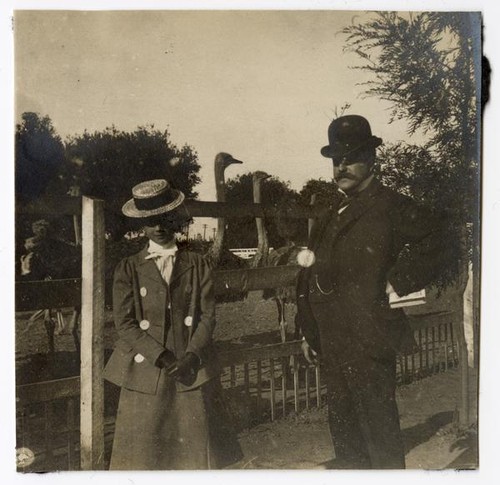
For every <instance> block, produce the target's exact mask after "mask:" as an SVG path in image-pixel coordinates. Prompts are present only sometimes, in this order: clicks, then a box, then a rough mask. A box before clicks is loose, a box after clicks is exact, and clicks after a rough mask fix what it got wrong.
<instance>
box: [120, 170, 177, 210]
mask: <svg viewBox="0 0 500 485" xmlns="http://www.w3.org/2000/svg"><path fill="white" fill-rule="evenodd" d="M132 196H133V198H132V199H130V200H129V201H127V202H126V203H125V204H124V205H123V207H122V212H123V213H124V214H125V215H126V216H128V217H136V218H144V217H152V216H157V215H160V214H165V213H166V212H170V211H173V210H174V209H176V208H177V207H179V206H180V205H181V204H182V202H183V201H184V194H183V193H182V192H181V191H180V190H176V189H174V188H172V187H171V186H170V185H169V183H168V182H167V181H166V180H164V179H156V180H147V181H146V182H141V183H140V184H137V185H136V186H135V187H134V188H133V189H132Z"/></svg>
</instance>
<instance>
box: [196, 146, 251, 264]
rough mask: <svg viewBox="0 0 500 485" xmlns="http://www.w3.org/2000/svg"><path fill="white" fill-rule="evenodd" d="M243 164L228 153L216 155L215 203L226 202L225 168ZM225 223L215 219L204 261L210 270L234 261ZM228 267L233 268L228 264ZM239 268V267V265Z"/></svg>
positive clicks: (222, 219) (222, 218) (220, 219)
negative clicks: (215, 225) (227, 239)
mask: <svg viewBox="0 0 500 485" xmlns="http://www.w3.org/2000/svg"><path fill="white" fill-rule="evenodd" d="M237 163H243V162H241V161H240V160H236V159H235V158H233V156H232V155H229V153H224V152H221V153H218V154H217V155H216V156H215V160H214V174H215V192H216V198H217V202H226V180H225V177H224V172H225V170H226V168H227V167H229V166H230V165H233V164H237ZM225 235H226V221H225V219H224V217H218V218H217V232H216V234H215V238H214V242H213V244H212V246H211V247H210V249H209V250H208V253H207V254H206V256H205V257H206V259H207V261H208V262H209V264H210V266H211V267H212V268H216V267H220V266H224V267H227V266H228V264H227V263H228V261H227V260H229V261H234V258H237V259H238V260H239V259H240V258H238V257H237V256H234V255H233V254H232V253H231V251H229V249H228V248H227V247H226V237H225ZM229 266H233V265H232V264H229ZM240 267H241V265H240Z"/></svg>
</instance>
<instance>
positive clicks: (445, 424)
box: [16, 292, 478, 469]
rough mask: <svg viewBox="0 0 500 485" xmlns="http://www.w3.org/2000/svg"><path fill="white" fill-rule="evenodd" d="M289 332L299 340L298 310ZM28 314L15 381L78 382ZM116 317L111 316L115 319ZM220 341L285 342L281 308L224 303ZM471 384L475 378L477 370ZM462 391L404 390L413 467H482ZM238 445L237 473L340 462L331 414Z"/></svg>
mask: <svg viewBox="0 0 500 485" xmlns="http://www.w3.org/2000/svg"><path fill="white" fill-rule="evenodd" d="M289 313H290V315H289V317H288V321H289V322H290V327H289V328H288V333H289V334H290V335H292V334H293V308H292V307H290V309H289ZM28 316H29V314H24V315H18V318H17V319H16V379H17V383H18V384H22V383H27V382H36V381H39V380H46V379H55V378H61V377H67V376H69V375H75V374H76V373H77V372H78V365H79V356H78V355H77V353H76V352H75V348H74V343H73V338H72V337H71V335H57V336H56V337H55V345H56V362H57V364H55V363H54V361H52V363H51V361H50V359H48V358H47V349H48V345H47V337H46V334H45V328H44V326H43V322H42V320H40V321H37V322H35V323H33V324H32V325H31V326H28V325H27V318H28ZM109 316H110V315H109ZM217 322H218V323H217V329H216V332H215V340H216V342H217V346H218V348H219V349H220V350H229V349H242V348H245V347H251V346H255V345H262V344H269V343H278V342H279V341H280V337H279V330H278V325H277V312H276V307H275V303H274V302H273V301H271V300H267V301H266V300H262V298H261V295H260V293H258V292H254V293H251V294H250V295H249V297H248V299H247V300H245V301H240V302H233V303H226V304H220V305H219V306H218V308H217ZM115 337H116V335H115V331H114V328H113V324H112V322H111V318H109V321H108V322H107V324H106V328H105V347H106V349H107V353H109V352H110V350H111V349H112V347H113V341H114V339H115ZM471 377H472V379H471V380H472V381H473V382H475V380H476V379H475V377H476V376H475V375H474V373H473V372H472V370H471ZM459 392H460V376H459V372H458V370H457V369H453V370H449V371H448V372H446V373H442V374H436V375H434V376H431V377H427V378H425V379H422V380H420V381H416V382H413V383H411V384H408V385H404V386H400V387H399V388H398V395H397V397H398V405H399V409H400V416H401V425H402V429H403V438H404V443H405V447H406V462H407V468H411V469H443V468H458V469H468V468H475V467H476V466H477V460H478V458H477V433H476V429H475V426H474V425H473V426H471V427H470V429H468V430H466V431H459V430H458V428H457V424H456V421H457V420H456V417H457V414H456V410H457V403H458V396H459ZM475 396H476V394H475V389H473V390H472V394H471V399H470V401H471V403H472V405H473V406H472V409H471V417H472V418H473V419H472V420H471V421H472V422H475V421H477V420H476V419H474V417H475V416H476V407H475V404H476V398H475ZM240 442H241V445H242V448H243V450H244V454H245V459H244V460H243V461H241V462H240V463H238V464H237V465H235V467H234V468H238V469H324V468H328V462H329V461H330V460H331V459H332V458H334V453H333V449H332V445H331V442H330V437H329V433H328V427H327V417H326V409H325V408H322V409H319V410H318V409H311V410H308V411H303V412H301V413H298V414H291V415H289V416H287V417H286V418H282V419H279V420H277V421H274V422H273V423H264V424H259V425H257V426H253V427H251V428H249V429H246V430H243V431H242V432H241V433H240Z"/></svg>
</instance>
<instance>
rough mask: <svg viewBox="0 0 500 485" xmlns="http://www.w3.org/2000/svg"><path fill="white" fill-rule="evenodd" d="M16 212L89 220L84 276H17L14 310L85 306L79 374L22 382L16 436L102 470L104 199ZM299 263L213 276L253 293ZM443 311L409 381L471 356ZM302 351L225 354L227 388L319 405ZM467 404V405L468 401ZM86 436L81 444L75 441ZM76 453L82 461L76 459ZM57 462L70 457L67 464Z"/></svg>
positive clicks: (278, 402)
mask: <svg viewBox="0 0 500 485" xmlns="http://www.w3.org/2000/svg"><path fill="white" fill-rule="evenodd" d="M80 200H81V201H82V202H81V203H80ZM187 205H188V209H189V211H190V213H191V214H192V215H193V216H205V217H218V216H226V217H227V216H231V217H242V216H243V215H245V216H247V215H248V214H251V215H253V216H256V217H273V216H275V215H276V212H277V209H276V208H275V207H274V206H273V207H266V206H263V205H261V204H239V205H237V206H235V205H234V204H222V203H215V202H197V201H187ZM16 210H17V211H18V213H28V214H47V213H48V214H51V215H77V216H78V215H81V216H82V221H83V231H82V251H83V264H82V278H81V279H71V280H64V281H62V280H59V281H58V280H53V281H47V282H36V283H24V282H23V283H17V284H16V311H25V310H37V309H39V308H46V307H47V306H50V307H65V306H74V305H79V304H81V306H82V322H81V334H82V338H81V349H82V351H81V368H80V377H75V378H70V379H63V380H59V381H52V382H46V383H37V384H30V385H25V386H18V387H17V409H18V415H19V423H18V424H19V434H18V440H19V443H18V444H19V446H28V444H29V443H28V441H29V439H31V438H29V437H30V436H36V435H37V433H39V435H40V437H41V441H40V440H39V441H40V442H37V445H36V447H35V448H36V450H35V451H36V453H37V456H39V457H42V458H43V459H42V458H39V459H38V463H49V465H47V466H48V467H50V466H52V468H47V470H49V469H51V470H54V469H74V468H79V469H83V470H98V469H103V468H104V457H105V436H111V434H110V433H112V431H110V429H112V426H113V423H112V421H108V422H106V421H105V417H104V383H103V379H102V369H103V364H104V346H103V337H104V264H103V263H104V205H103V202H102V201H99V200H93V199H89V198H86V197H83V198H82V199H79V198H75V197H68V198H65V199H57V200H52V199H47V200H44V201H38V202H37V204H36V205H32V204H26V205H21V204H20V205H18V206H17V207H16ZM291 213H292V214H293V217H296V218H308V219H309V220H311V219H312V218H314V217H316V216H317V213H318V209H316V208H314V207H310V208H305V207H297V210H295V211H292V212H291ZM298 271H299V267H297V266H280V267H272V268H257V269H243V270H233V271H219V272H217V273H216V274H215V290H216V292H217V293H219V294H220V293H224V292H226V291H228V290H237V291H251V290H262V289H265V288H275V287H281V286H290V285H293V284H294V282H295V279H296V276H297V273H298ZM436 318H438V319H439V323H438V324H437V325H435V324H434V323H435V322H434V320H433V319H430V320H427V323H425V324H423V323H420V327H419V328H418V329H417V332H418V335H417V338H418V339H419V342H420V344H421V346H420V350H419V353H418V354H415V355H412V356H402V357H401V358H400V361H399V366H398V370H399V375H400V376H401V381H402V382H405V381H407V380H408V379H410V377H408V376H411V378H412V379H413V378H418V377H420V376H423V375H425V374H426V373H428V372H434V371H436V370H437V369H438V367H439V368H441V366H444V368H445V369H447V368H448V367H449V366H455V365H456V363H457V360H456V359H455V357H454V356H455V355H456V354H457V355H459V356H460V355H463V354H464V353H465V362H467V355H466V349H465V352H464V349H463V348H462V347H463V342H461V341H460V339H458V343H457V341H455V340H454V335H453V332H454V331H455V330H454V329H457V328H460V326H461V321H460V320H457V321H452V320H453V318H454V317H453V315H452V314H449V315H439V316H436ZM455 320H456V319H455ZM459 347H460V350H458V348H459ZM299 354H300V342H290V343H286V344H280V345H277V346H266V347H263V348H258V349H251V350H247V351H245V352H237V353H233V354H227V355H222V356H221V359H222V361H223V364H224V365H225V367H226V372H225V374H224V375H223V384H224V385H225V387H226V389H227V390H228V392H229V390H230V389H234V388H236V387H238V386H239V385H240V386H242V389H243V395H244V396H246V398H248V399H250V398H254V397H255V401H256V404H257V406H259V409H260V406H262V404H263V403H267V404H265V405H266V406H268V407H269V416H270V419H274V418H275V417H276V416H278V415H284V414H286V413H287V410H288V409H289V408H290V409H294V410H296V411H298V410H300V406H301V405H304V406H305V407H308V406H311V405H312V404H313V403H315V405H320V403H321V395H322V391H321V389H322V386H321V382H320V374H319V372H320V371H319V369H315V368H309V367H308V366H304V365H303V362H302V365H301V359H300V358H299ZM443 356H444V359H443V358H442V357H443ZM289 362H292V369H291V371H290V370H289V368H288V363H289ZM461 362H463V359H462V360H461ZM467 399H468V394H467ZM78 401H79V405H78ZM289 401H290V402H289ZM466 408H467V407H466ZM462 409H464V406H461V410H462ZM467 409H468V408H467ZM54 416H57V423H56V422H55V421H54V419H53V417H54ZM61 416H64V419H60V417H61ZM77 421H79V424H78V422H77ZM33 423H35V424H33ZM36 423H38V424H36ZM56 424H57V426H56ZM31 430H33V433H32V432H31ZM35 430H36V432H35ZM28 438H29V439H28ZM78 438H79V442H78V443H76V442H75V441H78ZM61 440H62V441H61ZM40 443H41V444H40ZM28 447H29V446H28ZM77 451H78V455H79V459H77V457H76V456H77ZM61 457H63V458H61ZM57 460H62V462H61V463H63V464H61V463H59V462H58V461H57ZM58 463H59V464H58ZM54 466H55V467H56V468H54Z"/></svg>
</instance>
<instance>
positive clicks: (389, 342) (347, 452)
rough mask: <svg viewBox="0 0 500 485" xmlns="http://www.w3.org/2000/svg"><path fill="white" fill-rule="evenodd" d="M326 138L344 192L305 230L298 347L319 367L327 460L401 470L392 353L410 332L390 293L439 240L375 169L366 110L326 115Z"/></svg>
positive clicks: (416, 280)
mask: <svg viewBox="0 0 500 485" xmlns="http://www.w3.org/2000/svg"><path fill="white" fill-rule="evenodd" d="M328 138H329V144H328V145H327V146H325V147H323V148H322V150H321V153H322V155H323V156H325V157H327V158H331V159H332V161H333V175H334V180H335V182H336V184H337V186H338V188H339V190H340V191H341V192H343V193H344V194H345V196H346V197H345V200H344V201H343V202H342V203H340V205H338V206H336V207H334V208H332V209H331V210H328V211H327V212H326V214H325V215H323V216H322V217H321V218H320V219H319V220H318V222H317V223H316V224H315V226H314V227H313V230H312V232H311V236H310V241H309V251H310V252H309V260H310V261H311V262H313V264H312V265H311V266H309V267H307V268H306V269H304V270H302V272H301V275H300V278H299V283H298V322H299V324H300V326H301V328H302V332H303V335H304V342H303V352H304V355H305V357H306V359H307V360H308V361H309V362H311V363H316V361H317V360H319V361H320V363H321V365H322V367H323V369H324V373H323V375H324V376H325V379H326V384H327V390H328V411H329V426H330V432H331V436H332V441H333V445H334V449H335V460H334V462H333V467H335V468H354V469H361V468H378V469H380V468H404V467H405V461H404V450H403V443H402V439H401V431H400V425H399V415H398V409H397V406H396V401H395V388H396V353H397V352H399V351H401V349H402V347H405V346H407V345H408V344H409V345H410V346H412V345H414V340H413V336H412V333H411V331H410V328H409V326H408V323H407V321H406V319H405V315H404V312H403V311H402V309H401V308H398V309H392V308H391V307H390V306H389V300H388V295H389V293H391V292H395V293H397V294H398V295H399V296H403V295H406V294H408V293H411V292H414V291H418V290H420V289H422V288H423V287H425V286H426V285H427V284H428V283H429V282H430V281H431V280H432V278H433V277H434V276H435V275H436V272H437V271H438V269H437V268H438V267H439V262H440V259H441V257H442V254H443V250H444V242H445V239H444V238H443V237H442V234H441V232H440V229H439V226H438V224H437V223H436V219H435V218H433V217H431V215H430V214H429V212H428V211H426V210H424V209H423V208H421V207H419V206H418V205H417V204H416V203H415V202H414V201H412V200H411V199H409V198H408V197H405V196H403V195H400V194H398V193H396V192H394V191H392V190H390V189H388V188H387V187H385V186H383V185H382V184H381V183H380V182H379V181H378V180H377V179H376V177H375V176H374V173H373V171H374V167H375V152H376V148H377V147H378V146H379V145H380V144H381V143H382V140H381V139H380V138H378V137H376V136H373V135H372V132H371V128H370V125H369V123H368V121H367V120H366V119H365V118H363V117H361V116H357V115H349V116H342V117H340V118H338V119H336V120H334V121H333V122H332V123H331V124H330V126H329V129H328ZM311 251H312V253H311ZM305 259H308V258H305Z"/></svg>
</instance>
